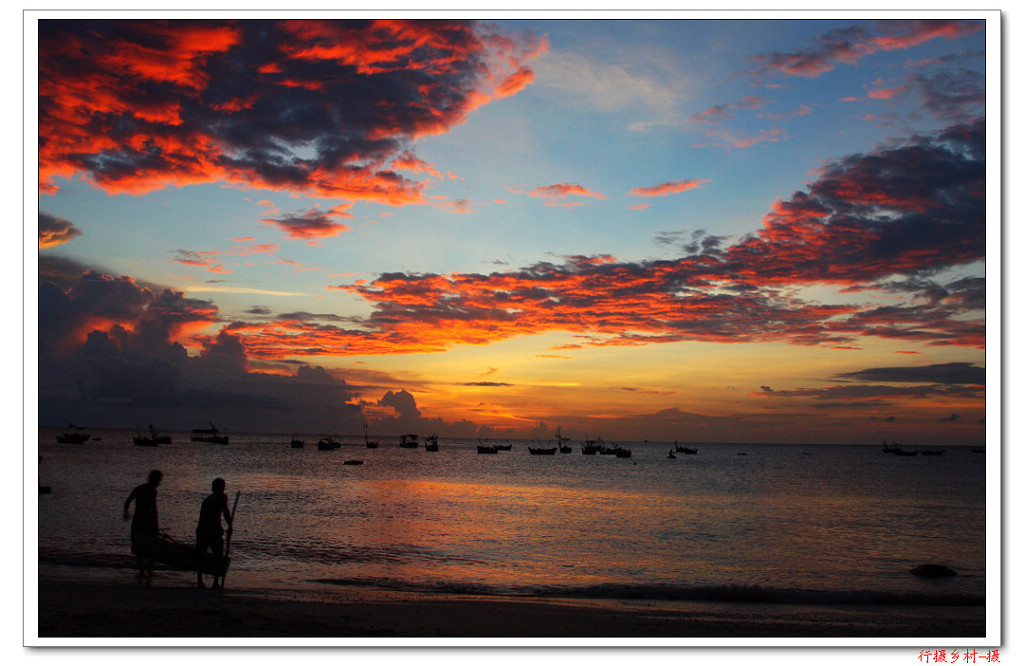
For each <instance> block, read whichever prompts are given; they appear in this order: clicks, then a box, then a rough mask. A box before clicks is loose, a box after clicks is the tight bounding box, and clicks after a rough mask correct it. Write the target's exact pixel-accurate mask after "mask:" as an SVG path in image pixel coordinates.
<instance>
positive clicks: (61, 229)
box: [39, 211, 82, 250]
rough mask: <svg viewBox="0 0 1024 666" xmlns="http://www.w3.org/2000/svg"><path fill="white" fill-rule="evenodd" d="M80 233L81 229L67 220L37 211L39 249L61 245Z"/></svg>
mask: <svg viewBox="0 0 1024 666" xmlns="http://www.w3.org/2000/svg"><path fill="white" fill-rule="evenodd" d="M81 235H82V232H81V230H79V229H78V227H76V226H75V225H74V224H72V223H71V222H69V221H68V220H65V219H64V218H61V217H56V216H54V215H50V214H49V213H44V212H43V211H39V249H40V250H45V249H47V248H51V247H57V246H58V245H63V244H64V243H67V242H68V241H70V240H71V239H73V238H75V237H76V236H81Z"/></svg>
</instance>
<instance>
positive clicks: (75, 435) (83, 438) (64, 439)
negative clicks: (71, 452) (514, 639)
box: [57, 423, 92, 444]
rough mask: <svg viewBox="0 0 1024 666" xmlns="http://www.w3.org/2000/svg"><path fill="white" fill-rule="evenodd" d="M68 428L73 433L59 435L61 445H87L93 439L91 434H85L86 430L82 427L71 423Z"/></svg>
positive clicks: (58, 439)
mask: <svg viewBox="0 0 1024 666" xmlns="http://www.w3.org/2000/svg"><path fill="white" fill-rule="evenodd" d="M68 427H69V428H71V429H72V432H66V433H64V434H61V435H57V442H58V443H59V444H85V443H86V442H87V441H89V438H90V437H92V435H90V434H89V433H87V432H84V430H85V428H83V427H81V426H76V425H75V424H73V423H69V424H68Z"/></svg>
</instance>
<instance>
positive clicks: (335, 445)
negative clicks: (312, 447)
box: [316, 435, 341, 451]
mask: <svg viewBox="0 0 1024 666" xmlns="http://www.w3.org/2000/svg"><path fill="white" fill-rule="evenodd" d="M316 448H317V450H318V451H333V450H334V449H340V448H341V442H339V441H338V440H336V439H334V438H333V437H331V436H330V435H328V436H327V437H324V438H323V439H321V440H320V441H319V442H317V443H316Z"/></svg>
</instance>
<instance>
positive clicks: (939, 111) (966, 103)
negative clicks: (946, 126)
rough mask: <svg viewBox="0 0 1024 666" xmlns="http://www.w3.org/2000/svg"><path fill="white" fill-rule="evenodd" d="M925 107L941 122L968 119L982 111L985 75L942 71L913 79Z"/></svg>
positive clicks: (970, 72) (981, 73)
mask: <svg viewBox="0 0 1024 666" xmlns="http://www.w3.org/2000/svg"><path fill="white" fill-rule="evenodd" d="M912 82H913V84H914V85H915V89H916V90H917V91H918V92H919V94H920V95H921V96H922V98H923V100H924V108H925V110H926V111H928V112H929V113H931V114H932V115H933V116H934V117H936V118H938V119H940V120H942V121H943V122H947V123H949V122H960V123H963V122H969V121H970V120H971V119H972V118H976V117H978V116H979V115H982V114H983V113H984V111H985V74H984V73H983V72H976V71H972V70H963V69H962V70H943V71H940V72H936V73H929V74H918V75H916V76H914V77H913V78H912Z"/></svg>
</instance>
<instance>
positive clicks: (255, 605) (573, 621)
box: [26, 575, 985, 646]
mask: <svg viewBox="0 0 1024 666" xmlns="http://www.w3.org/2000/svg"><path fill="white" fill-rule="evenodd" d="M186 580H187V579H185V578H183V577H180V576H178V577H175V576H171V577H169V578H166V579H164V578H161V577H160V576H157V577H155V578H154V579H153V580H152V581H149V582H148V583H138V582H136V581H135V580H134V579H133V578H128V577H124V578H122V579H121V580H99V581H91V582H83V581H76V580H68V579H67V578H65V577H51V576H46V575H40V578H39V581H38V586H37V590H36V591H37V596H36V598H35V601H36V602H37V604H38V614H37V619H38V625H37V627H36V628H37V630H38V635H37V636H36V640H37V641H38V642H34V641H33V640H32V639H33V636H31V635H26V644H28V645H41V646H45V645H60V646H89V645H117V644H119V641H121V640H126V639H127V640H130V639H138V638H146V639H147V641H146V643H145V644H146V645H149V646H152V645H158V644H160V640H159V639H168V642H167V645H173V646H182V645H187V644H188V642H187V640H183V639H189V638H194V639H196V642H195V643H194V644H196V645H216V644H218V641H221V640H223V641H225V643H224V644H225V645H230V644H231V643H230V642H228V641H229V640H230V639H238V638H245V639H259V640H263V641H268V644H270V645H274V644H278V645H296V644H300V645H303V644H308V645H378V646H380V645H383V646H386V645H392V644H393V645H424V646H426V645H459V644H460V641H462V640H479V641H483V644H484V645H494V646H527V645H566V646H572V645H595V644H597V643H596V642H595V641H598V642H599V641H607V642H608V644H618V645H623V646H631V645H637V646H643V645H652V646H656V645H664V646H671V645H701V644H704V645H725V644H736V640H737V639H738V640H740V641H754V642H753V643H750V644H751V645H765V646H770V645H779V646H787V645H800V644H807V643H805V642H803V641H804V640H805V639H810V640H812V641H813V640H814V639H831V640H835V641H838V644H844V643H843V641H844V639H850V642H848V643H845V644H849V645H863V644H864V643H865V642H867V643H870V642H871V641H870V640H869V639H879V640H880V641H881V642H878V643H875V644H876V645H885V644H891V642H890V641H892V640H893V639H906V640H907V641H911V642H910V643H905V644H914V643H913V642H912V641H913V640H914V639H922V640H927V641H930V642H932V643H934V642H936V641H939V642H944V643H945V642H949V641H951V640H954V639H964V638H965V637H973V641H970V642H973V643H975V644H976V643H980V642H982V640H983V639H984V636H985V608H984V607H973V606H968V607H963V606H957V607H932V606H928V607H921V606H866V605H865V606H843V607H821V606H800V605H789V604H787V605H778V604H774V605H769V604H749V603H735V604H730V603H719V604H679V603H671V604H662V603H656V602H646V601H635V602H611V601H599V600H597V601H592V600H583V601H580V600H566V599H546V598H545V599H539V598H517V597H490V596H489V597H479V596H470V595H450V594H443V595H442V594H423V593H414V592H405V591H391V590H375V589H365V588H349V587H339V588H337V589H332V590H331V591H330V592H329V594H328V593H319V594H318V593H314V592H312V591H301V590H284V591H282V590H267V589H259V588H252V587H238V588H233V587H231V585H230V584H229V585H228V589H226V590H224V591H215V590H210V589H197V588H195V587H193V586H190V585H188V584H187V583H186ZM30 601H31V600H30ZM31 613H32V608H31V605H30V604H28V605H27V607H26V614H27V615H31ZM32 628H33V627H32V626H31V625H29V627H28V628H27V629H26V634H29V633H30V631H31V629H32ZM172 639H173V640H172ZM579 639H584V640H585V642H580V640H579ZM247 644H251V641H247Z"/></svg>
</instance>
